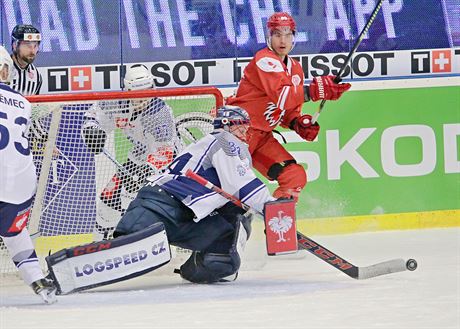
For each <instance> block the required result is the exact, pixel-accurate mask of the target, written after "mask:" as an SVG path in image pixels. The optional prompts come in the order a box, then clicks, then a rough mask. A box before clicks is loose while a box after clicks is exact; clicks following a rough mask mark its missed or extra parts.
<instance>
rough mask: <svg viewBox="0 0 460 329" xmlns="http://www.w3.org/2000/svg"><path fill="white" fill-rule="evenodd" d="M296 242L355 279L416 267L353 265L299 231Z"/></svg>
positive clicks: (238, 202)
mask: <svg viewBox="0 0 460 329" xmlns="http://www.w3.org/2000/svg"><path fill="white" fill-rule="evenodd" d="M185 176H187V177H188V178H190V179H193V180H194V181H196V182H198V183H199V184H201V185H203V186H205V187H207V188H208V189H210V190H212V191H214V192H216V193H218V194H220V195H222V196H223V197H224V198H226V199H228V200H230V201H231V202H233V203H234V204H235V205H237V206H238V207H241V208H243V209H244V210H246V211H249V212H252V213H256V214H259V215H262V216H263V214H262V213H260V212H258V211H256V210H255V209H253V208H251V207H250V206H248V205H247V204H245V203H243V202H241V200H238V199H237V198H236V197H234V196H233V195H231V194H229V193H227V192H225V191H224V190H222V189H221V188H220V187H218V186H216V185H214V184H213V183H211V182H210V181H208V180H206V179H205V178H203V177H201V176H200V175H198V174H197V173H195V172H193V171H192V170H190V169H188V170H187V172H186V173H185ZM297 243H298V246H299V248H300V249H304V250H307V251H309V252H310V253H312V254H313V255H315V256H316V257H318V258H320V259H321V260H323V261H324V262H326V263H328V264H329V265H332V266H333V267H335V268H336V269H338V270H339V271H341V272H343V273H345V274H346V275H348V276H349V277H351V278H353V279H357V280H364V279H369V278H374V277H376V276H380V275H385V274H390V273H396V272H403V271H406V270H409V271H414V270H415V269H416V268H417V262H416V261H415V259H408V260H407V261H405V260H404V259H393V260H389V261H385V262H381V263H377V264H374V265H370V266H355V265H353V264H351V263H350V262H348V261H346V260H345V259H343V258H342V257H340V256H338V255H337V254H336V253H334V252H332V251H330V250H328V249H327V248H325V247H323V246H322V245H320V244H319V243H317V242H315V241H313V240H312V239H310V238H309V237H307V236H306V235H304V234H302V233H300V232H299V231H297Z"/></svg>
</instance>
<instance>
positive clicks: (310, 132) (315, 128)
mask: <svg viewBox="0 0 460 329" xmlns="http://www.w3.org/2000/svg"><path fill="white" fill-rule="evenodd" d="M311 120H312V117H311V115H308V114H304V115H302V116H300V117H298V118H295V119H294V120H293V121H292V122H291V125H290V126H291V129H293V130H294V131H295V132H296V133H297V134H298V135H299V136H300V137H302V138H303V139H305V140H307V141H309V142H311V141H313V140H314V139H315V138H316V136H318V133H319V124H318V123H317V122H315V123H313V124H312V123H311Z"/></svg>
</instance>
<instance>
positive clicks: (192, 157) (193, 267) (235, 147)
mask: <svg viewBox="0 0 460 329" xmlns="http://www.w3.org/2000/svg"><path fill="white" fill-rule="evenodd" d="M248 127H249V116H248V114H247V113H246V111H244V110H243V109H242V108H239V107H235V106H225V107H222V108H220V109H218V111H217V115H216V118H215V120H214V128H215V129H214V131H213V132H212V133H211V134H209V135H207V136H205V137H203V138H202V139H200V140H199V141H197V142H196V143H193V144H191V145H189V146H188V147H187V148H186V149H185V150H183V151H182V152H181V153H180V154H179V156H178V157H177V158H176V159H175V160H174V161H173V162H172V163H171V164H170V165H169V167H168V169H167V170H166V172H165V173H163V174H161V175H157V176H152V177H150V178H148V182H147V184H146V185H145V186H144V187H142V188H141V189H140V191H139V193H138V195H137V197H136V199H135V200H134V201H133V202H131V204H130V205H129V207H128V209H127V210H126V213H125V214H124V215H123V217H122V218H121V220H120V222H119V223H118V226H117V228H116V230H115V233H114V236H121V235H126V234H131V233H133V232H137V231H139V230H142V229H144V228H145V227H148V226H150V225H152V224H155V223H160V222H161V223H163V224H164V226H165V229H166V232H167V235H168V240H169V242H170V243H171V244H172V245H176V246H179V247H182V248H186V249H191V250H192V251H193V252H192V255H191V256H190V258H189V259H188V260H187V261H186V262H185V263H184V264H183V265H182V266H181V267H180V270H179V272H180V275H181V276H182V278H184V279H186V280H188V281H191V282H195V283H213V282H219V281H228V280H233V279H235V278H236V274H237V272H238V269H239V267H240V262H241V258H240V255H241V252H242V250H243V249H244V246H245V243H246V240H247V239H248V237H249V234H250V227H251V216H250V215H247V214H245V211H244V210H242V209H241V208H239V207H237V206H235V205H233V204H232V203H230V202H229V201H228V200H227V199H226V198H224V197H223V196H221V195H219V194H218V193H216V192H213V191H211V190H209V189H208V188H206V187H204V186H202V185H200V184H199V183H197V182H195V181H194V180H192V179H190V178H188V177H186V176H185V172H186V171H187V170H188V169H191V170H192V171H194V172H196V173H198V174H199V175H200V176H202V177H204V178H206V179H207V180H209V181H211V182H213V183H214V184H215V185H217V186H219V187H221V188H223V189H224V190H226V191H227V192H229V193H231V194H233V195H234V196H235V197H237V198H238V199H240V200H241V201H243V202H245V203H247V204H248V205H250V206H251V207H253V208H255V209H256V210H258V211H260V212H262V210H263V206H264V204H265V202H267V201H272V200H274V198H273V197H272V196H270V193H269V191H268V189H267V187H266V186H265V185H264V184H263V183H262V181H260V180H259V179H258V178H257V177H256V175H255V174H254V172H253V170H252V163H251V157H250V154H249V152H248V148H247V145H246V144H245V143H246V141H247V138H248V133H247V132H248Z"/></svg>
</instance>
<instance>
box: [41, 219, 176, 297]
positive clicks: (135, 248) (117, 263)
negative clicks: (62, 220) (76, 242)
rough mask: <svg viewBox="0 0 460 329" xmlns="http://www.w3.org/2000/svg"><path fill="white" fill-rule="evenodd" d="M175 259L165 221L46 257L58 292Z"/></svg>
mask: <svg viewBox="0 0 460 329" xmlns="http://www.w3.org/2000/svg"><path fill="white" fill-rule="evenodd" d="M170 260H171V250H170V248H169V243H168V238H167V236H166V231H165V228H164V225H163V223H156V224H154V225H152V226H149V227H147V228H146V229H144V230H142V231H139V232H136V233H133V234H129V235H125V236H122V237H118V238H115V239H113V240H107V241H101V242H96V243H90V244H86V245H81V246H76V247H73V248H69V249H63V250H60V251H58V252H56V253H54V254H52V255H49V256H47V257H46V263H47V265H48V269H49V271H50V277H51V278H52V279H53V280H54V282H55V283H56V286H57V288H58V290H57V294H68V293H72V292H77V291H81V290H86V289H91V288H95V287H100V286H104V285H107V284H111V283H115V282H119V281H124V280H128V279H131V278H134V277H137V276H139V275H142V274H145V273H148V272H151V271H153V270H155V269H157V268H159V267H161V266H163V265H165V264H167V263H168V262H169V261H170Z"/></svg>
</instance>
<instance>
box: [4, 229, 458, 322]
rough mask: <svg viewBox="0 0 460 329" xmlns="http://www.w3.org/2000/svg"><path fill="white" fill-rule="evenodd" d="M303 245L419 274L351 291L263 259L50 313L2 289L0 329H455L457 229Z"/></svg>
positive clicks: (309, 267) (290, 262)
mask: <svg viewBox="0 0 460 329" xmlns="http://www.w3.org/2000/svg"><path fill="white" fill-rule="evenodd" d="M312 238H314V239H315V240H316V241H318V242H319V243H321V244H323V245H324V246H325V247H328V248H329V249H331V250H333V251H334V252H336V253H337V254H338V255H340V256H342V257H344V258H345V259H347V260H348V261H350V262H352V263H353V264H355V265H358V266H367V265H371V264H373V263H377V262H381V261H385V260H389V259H392V258H400V257H402V258H415V259H416V260H417V261H418V265H419V267H418V269H417V270H416V271H415V272H409V271H406V272H402V273H395V274H390V275H386V276H381V277H377V278H372V279H368V280H363V281H356V280H353V279H351V278H349V277H348V276H346V275H344V274H342V273H341V272H339V271H337V270H336V269H334V268H333V267H331V266H330V265H328V264H326V263H324V262H322V261H321V260H319V259H317V258H316V257H314V256H312V255H310V254H307V255H305V256H304V257H297V259H286V258H285V257H284V258H283V257H278V258H273V257H271V258H269V260H268V262H267V264H266V265H265V266H264V267H263V268H262V269H257V270H254V269H253V270H249V269H248V270H244V271H241V272H240V276H239V278H238V280H237V281H235V282H233V283H222V284H214V285H196V284H190V283H187V282H185V281H183V280H182V279H181V278H180V277H178V276H177V275H169V276H166V275H164V276H153V275H148V276H144V277H141V278H137V279H134V280H132V281H129V282H125V283H123V284H117V285H112V286H107V287H104V288H100V289H97V290H92V291H86V292H82V293H78V294H73V295H68V296H61V297H60V298H59V301H58V303H57V304H54V305H51V306H48V305H43V304H41V302H40V300H39V298H38V297H37V296H35V295H33V294H32V291H31V289H30V288H28V287H26V286H24V285H21V284H19V283H16V284H11V283H5V282H3V283H2V285H1V286H0V289H1V291H0V328H2V329H12V328H31V329H38V328H46V329H51V328H60V329H62V328H66V329H71V328H111V329H113V328H277V329H278V328H279V329H284V328H286V329H287V328H304V329H306V328H315V329H316V328H318V329H329V328H350V329H352V328H353V329H357V328H366V329H368V328H394V329H399V328H401V329H405V328H414V329H415V328H417V329H422V328H430V329H431V328H432V329H447V328H449V329H458V328H460V228H450V229H427V230H411V231H388V232H379V233H360V234H353V235H341V236H320V237H312ZM291 258H292V257H291ZM18 282H19V281H18Z"/></svg>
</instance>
